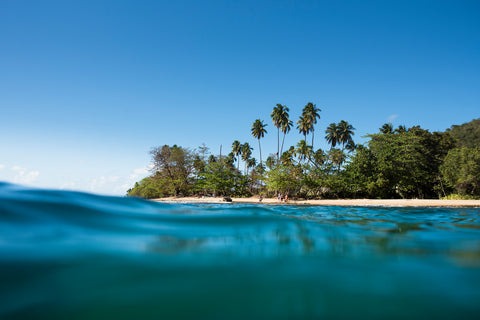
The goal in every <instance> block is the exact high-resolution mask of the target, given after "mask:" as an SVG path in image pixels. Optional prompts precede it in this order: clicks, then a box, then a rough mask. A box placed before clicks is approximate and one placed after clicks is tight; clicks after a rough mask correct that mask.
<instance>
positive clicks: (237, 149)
mask: <svg viewBox="0 0 480 320" xmlns="http://www.w3.org/2000/svg"><path fill="white" fill-rule="evenodd" d="M232 153H233V154H234V155H235V157H237V170H239V169H240V158H239V157H238V156H239V155H240V154H241V153H242V144H241V143H240V141H238V140H235V141H233V143H232Z"/></svg>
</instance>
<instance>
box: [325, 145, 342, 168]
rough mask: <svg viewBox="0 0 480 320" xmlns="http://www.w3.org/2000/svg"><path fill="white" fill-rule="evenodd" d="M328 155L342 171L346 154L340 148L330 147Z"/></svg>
mask: <svg viewBox="0 0 480 320" xmlns="http://www.w3.org/2000/svg"><path fill="white" fill-rule="evenodd" d="M328 157H329V158H330V161H331V162H332V164H333V165H336V166H337V170H338V171H340V169H341V167H342V163H343V162H344V161H345V154H344V153H343V151H342V150H340V149H330V151H329V153H328Z"/></svg>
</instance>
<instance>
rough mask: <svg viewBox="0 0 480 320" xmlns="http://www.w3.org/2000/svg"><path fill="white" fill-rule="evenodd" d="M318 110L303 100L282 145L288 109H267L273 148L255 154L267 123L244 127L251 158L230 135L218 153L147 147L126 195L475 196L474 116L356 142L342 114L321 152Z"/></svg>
mask: <svg viewBox="0 0 480 320" xmlns="http://www.w3.org/2000/svg"><path fill="white" fill-rule="evenodd" d="M320 111H321V110H320V109H319V108H317V107H316V106H315V104H313V103H311V102H309V103H307V104H306V105H305V107H304V108H303V110H302V114H301V116H300V117H299V119H298V120H297V122H296V129H297V130H298V132H299V133H300V134H301V135H303V139H302V140H300V141H299V142H298V143H297V144H296V145H295V146H289V147H286V148H284V142H285V136H286V135H287V134H288V133H289V132H290V131H291V129H292V128H293V125H294V123H293V121H292V120H290V116H289V108H288V107H287V106H285V105H281V104H277V105H276V106H275V107H274V108H273V111H272V113H271V120H272V123H273V125H274V127H275V128H276V139H277V152H276V153H275V154H271V155H269V156H268V157H267V158H266V159H265V161H264V160H263V158H262V152H261V150H262V149H261V140H262V139H263V138H264V137H265V135H266V134H267V130H266V127H267V124H266V123H264V121H262V120H261V119H256V120H255V121H254V122H253V124H252V127H251V134H252V136H253V138H255V139H256V140H258V151H259V152H258V155H259V160H258V161H257V159H256V158H255V157H253V148H252V146H250V144H249V143H248V142H244V143H241V142H240V141H238V140H235V141H233V143H232V146H231V150H230V152H229V153H228V154H226V155H213V154H211V153H210V152H209V149H208V148H207V147H206V146H205V145H203V146H201V147H199V148H198V149H195V150H191V149H187V148H183V147H180V146H177V145H172V146H169V145H164V146H161V147H157V148H154V149H153V150H152V151H151V155H152V160H153V170H152V171H153V173H152V175H150V176H149V177H147V178H144V179H143V180H141V181H139V182H137V183H136V184H135V186H134V187H133V188H132V189H130V190H128V192H127V194H128V195H129V196H138V197H144V198H161V197H167V196H194V195H195V196H236V197H247V196H252V195H262V196H276V195H277V194H278V193H281V194H284V195H285V194H288V195H289V197H290V198H304V199H316V198H385V199H390V198H445V197H446V198H478V197H480V119H476V120H473V121H471V122H469V123H466V124H463V125H455V126H452V127H451V128H450V129H448V130H447V131H445V132H433V133H432V132H429V131H428V130H426V129H423V128H421V127H420V126H414V127H411V128H406V127H405V126H399V127H397V128H394V127H393V125H392V124H390V123H387V124H384V125H383V126H382V127H381V128H379V131H378V132H377V133H374V134H370V135H369V136H368V137H369V141H368V142H367V143H365V144H364V145H357V144H355V142H354V139H353V136H354V131H355V128H354V127H353V126H352V125H351V124H350V123H348V122H347V121H345V120H341V121H339V122H338V123H331V124H329V125H328V126H327V127H326V129H325V131H324V132H325V136H324V138H325V140H326V141H327V143H328V145H329V149H328V150H322V149H315V148H314V143H315V133H317V131H316V129H318V128H317V127H316V126H317V123H318V120H319V119H320Z"/></svg>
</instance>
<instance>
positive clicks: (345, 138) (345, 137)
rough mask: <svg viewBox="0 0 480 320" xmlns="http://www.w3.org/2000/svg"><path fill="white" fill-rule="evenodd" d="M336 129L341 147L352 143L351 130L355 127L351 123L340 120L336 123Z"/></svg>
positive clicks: (352, 133)
mask: <svg viewBox="0 0 480 320" xmlns="http://www.w3.org/2000/svg"><path fill="white" fill-rule="evenodd" d="M337 130H338V142H339V143H341V144H342V147H343V149H345V145H346V144H347V145H348V144H350V146H352V145H354V143H353V138H352V136H353V135H354V134H355V133H354V132H353V130H355V128H354V127H353V126H352V125H351V124H349V123H348V122H347V121H345V120H342V121H340V122H339V123H338V124H337Z"/></svg>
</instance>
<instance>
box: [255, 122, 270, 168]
mask: <svg viewBox="0 0 480 320" xmlns="http://www.w3.org/2000/svg"><path fill="white" fill-rule="evenodd" d="M266 126H267V125H266V124H265V123H263V121H261V120H260V119H257V120H255V122H253V124H252V136H253V137H254V138H256V139H258V150H259V152H260V165H262V147H261V145H260V139H261V138H263V137H264V136H265V133H267V130H266V129H265V127H266Z"/></svg>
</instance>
